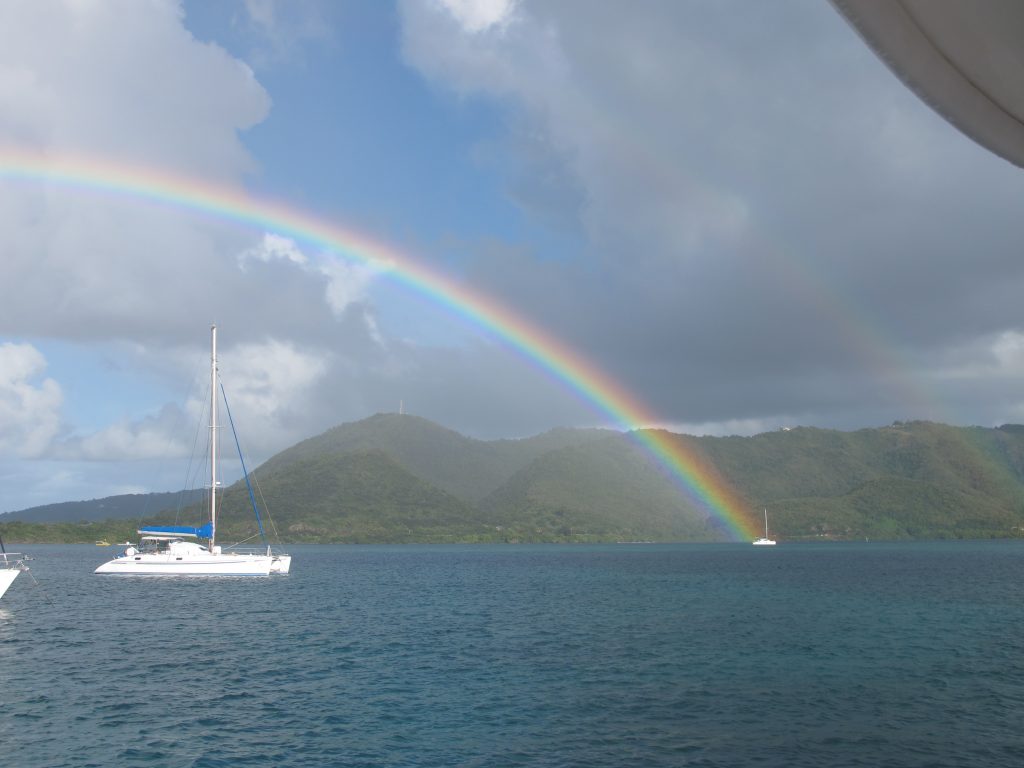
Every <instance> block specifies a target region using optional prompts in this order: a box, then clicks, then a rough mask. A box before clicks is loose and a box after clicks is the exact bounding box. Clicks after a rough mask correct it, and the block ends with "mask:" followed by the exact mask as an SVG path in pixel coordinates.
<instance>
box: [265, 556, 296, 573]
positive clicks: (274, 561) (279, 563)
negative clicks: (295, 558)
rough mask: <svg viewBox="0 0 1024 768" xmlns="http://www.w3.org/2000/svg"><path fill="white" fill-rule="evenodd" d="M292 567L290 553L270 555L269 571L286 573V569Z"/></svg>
mask: <svg viewBox="0 0 1024 768" xmlns="http://www.w3.org/2000/svg"><path fill="white" fill-rule="evenodd" d="M291 567H292V556H291V555H271V559H270V572H271V573H288V570H289V569H290V568H291Z"/></svg>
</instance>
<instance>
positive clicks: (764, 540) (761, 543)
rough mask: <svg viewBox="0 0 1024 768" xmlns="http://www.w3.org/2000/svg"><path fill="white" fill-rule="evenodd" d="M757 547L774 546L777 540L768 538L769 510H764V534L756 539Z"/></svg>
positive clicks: (755, 544)
mask: <svg viewBox="0 0 1024 768" xmlns="http://www.w3.org/2000/svg"><path fill="white" fill-rule="evenodd" d="M754 546H755V547H774V546H775V540H774V539H769V538H768V510H767V509H765V511H764V536H762V537H761V538H760V539H755V540H754Z"/></svg>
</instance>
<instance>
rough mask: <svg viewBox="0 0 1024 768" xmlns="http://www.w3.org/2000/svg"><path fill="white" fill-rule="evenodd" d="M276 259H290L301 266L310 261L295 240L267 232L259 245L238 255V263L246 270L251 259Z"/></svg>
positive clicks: (267, 260) (265, 260) (266, 260)
mask: <svg viewBox="0 0 1024 768" xmlns="http://www.w3.org/2000/svg"><path fill="white" fill-rule="evenodd" d="M275 260H279V261H290V262H291V263H292V264H298V265H299V266H305V265H306V264H308V263H309V259H307V258H306V256H305V254H304V253H302V251H301V250H300V249H299V246H298V245H297V244H296V243H295V241H294V240H291V239H289V238H287V237H282V236H281V235H275V234H273V233H272V232H267V233H265V234H264V235H263V239H262V240H261V241H260V242H259V243H258V244H257V245H254V246H252V247H251V248H246V249H245V250H244V251H242V253H241V254H240V255H239V257H238V265H239V266H240V267H241V268H242V269H243V270H244V269H245V265H246V263H247V262H249V261H262V262H264V263H269V262H271V261H275Z"/></svg>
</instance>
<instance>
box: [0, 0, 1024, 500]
mask: <svg viewBox="0 0 1024 768" xmlns="http://www.w3.org/2000/svg"><path fill="white" fill-rule="evenodd" d="M27 152H30V153H34V154H36V155H42V156H46V157H50V158H57V159H60V158H64V157H87V158H90V159H92V161H93V162H94V163H95V164H96V167H98V168H111V169H113V168H118V169H142V170H139V172H140V173H144V174H150V175H155V174H159V173H164V172H166V173H169V174H173V175H175V176H177V177H184V178H186V179H190V180H192V181H193V182H194V183H195V184H196V185H197V186H199V185H202V184H210V185H217V186H218V187H223V188H229V189H234V190H240V191H241V192H242V193H243V194H244V195H246V196H248V198H249V199H251V200H253V201H262V202H263V203H268V204H269V203H273V204H275V205H280V206H284V207H285V208H287V209H288V210H291V211H295V212H299V213H301V214H302V215H303V216H306V217H309V219H310V220H313V221H317V222H322V223H323V224H324V226H329V227H333V228H336V229H337V230H338V231H342V232H347V233H353V234H354V235H358V237H359V238H360V239H362V240H365V241H366V242H371V243H378V244H380V245H381V247H383V248H384V249H385V251H386V252H388V253H393V254H399V255H400V256H401V258H402V260H403V263H407V264H415V265H418V268H422V269H423V270H426V271H427V272H428V273H430V274H436V275H439V276H443V277H444V279H445V280H448V281H451V282H452V283H453V284H455V285H458V286H460V288H461V289H462V290H464V291H466V292H467V293H468V294H469V295H472V296H474V297H477V298H478V299H479V300H480V301H481V302H483V303H484V304H485V305H486V304H487V302H490V301H493V302H495V303H496V305H497V304H500V305H501V306H503V307H505V308H506V309H507V310H509V311H511V312H512V313H513V314H514V315H515V316H517V317H519V318H522V319H523V320H524V321H527V322H528V323H529V324H531V325H532V327H534V328H535V329H539V330H540V331H542V333H543V334H544V335H545V336H546V337H549V338H551V339H554V340H557V342H558V344H560V345H562V347H563V348H565V349H569V350H572V352H573V353H574V354H575V355H576V356H578V357H579V359H581V360H585V361H587V363H588V364H589V365H591V366H592V367H593V368H594V369H595V370H598V371H601V372H602V373H603V375H605V376H607V377H608V378H609V379H610V380H613V381H614V382H616V384H617V386H619V387H621V388H622V390H623V391H624V392H627V393H629V396H630V397H631V398H632V400H633V401H635V402H637V403H641V404H643V410H644V412H645V413H647V414H650V419H649V422H648V423H645V424H628V425H622V424H614V423H611V421H612V420H610V419H609V414H608V413H607V412H603V411H602V410H601V409H600V408H595V407H594V404H593V403H592V402H590V401H588V399H587V397H585V396H584V395H585V393H581V392H580V391H578V389H574V387H573V386H571V383H570V384H567V383H566V382H565V381H561V380H558V378H557V377H554V376H552V375H551V373H550V372H549V371H546V370H544V368H543V366H542V365H539V364H538V362H537V360H535V359H532V356H531V354H530V350H529V349H527V350H526V351H525V352H524V351H523V350H521V349H519V350H517V349H515V348H514V345H510V344H509V343H508V340H507V339H504V338H502V335H501V333H500V332H497V333H496V332H495V329H494V328H488V327H486V325H485V324H481V323H479V322H474V321H473V319H472V318H467V317H465V316H464V314H462V313H460V312H458V311H453V308H452V306H451V305H450V303H448V302H445V301H439V300H438V298H437V297H436V296H432V295H431V294H430V293H429V292H423V291H418V290H416V289H415V288H414V287H410V286H409V285H408V283H407V282H404V281H403V280H401V279H396V276H395V275H394V274H390V273H389V271H388V270H387V269H375V268H373V267H372V265H370V264H367V263H366V262H365V261H364V260H362V259H360V258H358V256H359V254H355V257H353V254H351V253H344V252H340V251H338V250H336V249H332V248H331V247H329V245H328V244H325V243H324V242H322V241H318V240H317V239H316V238H308V237H306V238H304V237H301V236H299V234H296V233H294V232H293V233H288V232H282V231H279V229H278V228H274V227H268V226H261V225H260V224H259V223H258V222H250V223H240V222H238V221H233V220H229V219H227V218H225V217H223V216H218V215H215V214H211V213H210V212H204V211H202V210H196V209H192V208H189V207H188V206H182V205H175V204H171V203H169V202H167V201H160V200H152V199H144V198H143V197H142V196H139V195H131V194H111V193H110V192H105V191H103V190H102V189H101V188H100V185H99V184H98V183H97V184H93V185H89V184H85V185H70V184H66V183H61V182H59V181H56V180H52V179H50V180H46V179H42V178H32V177H31V176H29V177H27V178H26V177H23V176H18V177H13V176H11V175H10V174H3V173H2V171H3V163H2V162H0V489H2V490H0V512H3V511H13V510H19V509H22V508H26V507H30V506H34V505H37V504H44V503H52V502H58V501H69V500H77V499H90V498H99V497H103V496H108V495H113V494H118V493H137V492H145V491H167V490H176V489H178V488H180V487H183V486H184V484H185V480H186V478H185V472H186V463H185V461H183V457H184V458H187V456H188V454H189V452H190V451H191V449H192V446H193V443H194V440H195V433H196V420H197V419H200V418H201V417H200V415H199V414H200V411H201V408H202V406H201V403H202V401H203V399H204V398H205V396H206V395H205V390H203V381H204V377H205V376H207V375H208V373H207V369H208V365H209V362H208V355H209V352H208V345H209V326H210V324H211V323H214V322H215V323H217V325H218V328H219V331H218V333H219V353H220V354H219V357H220V369H221V375H222V378H223V380H224V386H225V388H226V390H227V392H228V396H229V398H230V402H231V408H232V412H233V415H234V418H235V422H236V424H237V425H238V428H239V433H240V437H241V440H242V443H243V446H244V447H245V449H246V451H247V453H248V459H247V461H248V463H249V465H250V466H253V465H255V464H258V463H259V462H260V461H262V460H264V459H266V458H268V457H269V456H271V455H273V454H274V453H275V452H277V451H279V450H282V449H284V448H286V447H288V446H290V445H292V444H294V443H295V442H297V441H299V440H302V439H304V438H306V437H310V436H313V435H315V434H318V433H320V432H322V431H324V430H326V429H328V428H330V427H332V426H335V425H338V424H341V423H344V422H351V421H357V420H360V419H363V418H366V417H367V416H370V415H372V414H374V413H378V412H395V411H398V410H399V408H400V404H401V407H402V408H404V410H405V411H406V412H408V413H413V414H416V415H419V416H423V417H425V418H428V419H431V420H433V421H436V422H438V423H440V424H443V425H444V426H447V427H449V428H451V429H454V430H457V431H459V432H461V433H463V434H466V435H470V436H473V437H478V438H483V439H492V438H499V437H508V438H515V437H524V436H529V435H532V434H537V433H539V432H543V431H545V430H547V429H551V428H553V427H557V426H572V427H588V426H609V425H610V426H617V427H620V428H621V427H622V426H662V427H666V428H669V429H671V430H673V431H677V432H686V433H690V434H711V435H728V434H740V435H750V434H756V433H759V432H764V431H770V430H774V429H779V428H782V427H793V426H797V425H807V426H818V427H824V428H835V429H844V430H852V429H859V428H865V427H877V426H882V425H885V424H889V423H891V422H893V421H895V420H912V419H930V420H934V421H942V422H946V423H951V424H960V425H980V426H996V425H999V424H1003V423H1014V422H1022V421H1024V389H1022V388H1021V387H1020V386H1019V385H1020V382H1021V380H1022V374H1024V318H1022V313H1021V310H1020V299H1019V296H1020V295H1021V293H1022V289H1024V259H1021V258H1020V244H1021V243H1022V242H1024V217H1021V216H1020V213H1019V203H1018V201H1019V200H1021V199H1024V172H1021V170H1020V169H1018V168H1015V167H1014V166H1012V165H1010V164H1009V163H1007V162H1006V161H1004V160H1002V159H1000V158H998V157H996V156H994V155H992V154H990V153H989V152H987V151H986V150H984V149H982V148H981V147H979V146H977V145H975V144H974V143H973V142H972V141H970V140H969V139H967V138H966V137H965V136H963V135H962V134H960V133H958V132H957V131H956V130H955V129H954V128H953V127H951V126H950V125H948V124H947V123H946V122H945V121H943V120H942V119H941V118H940V117H938V116H937V115H936V114H934V113H933V112H932V111H931V110H930V109H929V108H928V107H927V106H925V105H924V104H923V103H922V102H920V101H919V100H918V99H917V97H916V96H914V95H913V94H912V93H911V92H910V91H909V90H908V89H907V88H906V87H905V86H903V85H902V84H901V83H900V82H899V81H898V80H897V79H896V77H895V76H893V75H892V74H891V73H890V72H889V71H888V70H887V69H886V68H885V66H884V65H883V64H882V63H881V62H880V61H878V60H877V59H876V58H875V56H874V55H873V54H872V53H871V51H870V50H868V48H867V47H866V46H865V45H864V44H863V43H862V42H861V41H860V39H859V38H858V37H857V35H856V33H855V32H854V31H853V30H852V29H851V28H850V27H849V26H848V25H847V24H846V22H845V21H844V20H843V18H842V17H840V16H839V15H838V14H837V13H836V12H835V11H834V10H833V8H832V7H831V6H830V5H828V4H827V3H823V2H819V0H780V2H774V3H750V2H727V1H726V2H706V1H704V0H701V1H699V2H698V1H697V0H667V1H666V2H659V1H658V0H643V1H642V2H637V3H619V2H610V1H609V2H602V1H601V0H597V2H583V1H581V0H544V1H543V2H535V1H533V0H480V2H470V1H469V0H416V1H415V2H414V1H412V0H410V1H409V2H404V1H403V0H398V1H397V2H387V1H384V0H339V1H335V0H323V1H320V0H294V1H292V2H274V0H249V1H248V2H244V1H243V0H212V2H183V3H182V2H172V1H171V0H148V1H147V2H139V1H138V0H103V2H96V1H94V0H12V1H11V2H5V3H3V4H0V157H4V156H8V155H10V154H12V153H13V154H15V155H17V154H18V153H27ZM99 180H100V179H99V176H97V178H96V179H94V181H97V182H98V181H99ZM499 331H500V329H499Z"/></svg>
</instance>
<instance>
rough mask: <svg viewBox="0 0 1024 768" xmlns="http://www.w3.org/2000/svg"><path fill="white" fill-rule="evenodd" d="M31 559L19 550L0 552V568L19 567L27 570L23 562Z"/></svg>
mask: <svg viewBox="0 0 1024 768" xmlns="http://www.w3.org/2000/svg"><path fill="white" fill-rule="evenodd" d="M31 559H32V558H31V557H28V556H26V555H23V554H22V553H21V552H0V569H13V568H20V569H21V570H23V571H27V570H28V566H27V565H25V562H26V561H27V560H31Z"/></svg>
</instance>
